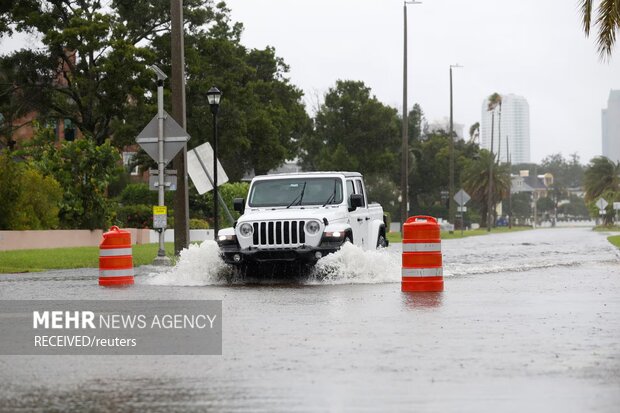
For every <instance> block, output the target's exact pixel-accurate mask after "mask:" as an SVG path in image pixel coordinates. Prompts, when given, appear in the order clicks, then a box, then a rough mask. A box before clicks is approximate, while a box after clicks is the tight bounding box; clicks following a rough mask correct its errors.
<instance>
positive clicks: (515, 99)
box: [480, 94, 530, 164]
mask: <svg viewBox="0 0 620 413" xmlns="http://www.w3.org/2000/svg"><path fill="white" fill-rule="evenodd" d="M501 96H502V112H501V117H500V112H499V107H497V108H496V109H495V110H494V111H488V110H487V109H488V106H489V100H488V99H485V100H484V102H482V116H481V118H480V119H481V120H480V146H481V147H482V148H484V149H487V150H491V122H492V116H493V113H494V114H495V116H494V117H495V119H494V122H493V153H495V154H498V153H499V159H500V161H502V162H506V161H507V159H508V155H510V160H511V162H512V163H513V164H518V163H529V162H530V106H529V105H528V103H527V100H525V98H524V97H523V96H517V95H513V94H508V95H501ZM500 119H501V120H500ZM500 133H501V137H500Z"/></svg>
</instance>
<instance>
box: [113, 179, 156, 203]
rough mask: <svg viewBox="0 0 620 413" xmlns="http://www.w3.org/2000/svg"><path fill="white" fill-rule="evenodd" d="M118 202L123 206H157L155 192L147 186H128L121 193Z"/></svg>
mask: <svg viewBox="0 0 620 413" xmlns="http://www.w3.org/2000/svg"><path fill="white" fill-rule="evenodd" d="M119 202H120V203H121V204H123V205H157V191H151V190H150V189H149V186H148V184H129V185H127V186H126V187H125V188H124V189H123V190H122V191H121V195H120V198H119Z"/></svg>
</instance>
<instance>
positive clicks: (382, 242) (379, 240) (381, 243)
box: [377, 232, 388, 249]
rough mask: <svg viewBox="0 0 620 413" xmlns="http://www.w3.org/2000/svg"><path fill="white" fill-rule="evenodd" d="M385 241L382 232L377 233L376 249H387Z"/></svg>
mask: <svg viewBox="0 0 620 413" xmlns="http://www.w3.org/2000/svg"><path fill="white" fill-rule="evenodd" d="M387 246H388V244H387V240H386V239H385V235H384V234H383V232H379V236H378V237H377V249H380V248H385V247H387Z"/></svg>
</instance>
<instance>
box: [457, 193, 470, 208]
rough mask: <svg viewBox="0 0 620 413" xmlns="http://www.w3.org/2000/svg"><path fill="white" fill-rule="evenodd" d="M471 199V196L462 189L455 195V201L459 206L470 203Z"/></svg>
mask: <svg viewBox="0 0 620 413" xmlns="http://www.w3.org/2000/svg"><path fill="white" fill-rule="evenodd" d="M470 199H471V197H470V196H469V194H468V193H467V192H465V190H464V189H461V190H460V191H458V192H457V193H456V194H455V195H454V200H455V201H456V203H457V204H459V206H463V205H465V204H466V203H468V202H469V200H470Z"/></svg>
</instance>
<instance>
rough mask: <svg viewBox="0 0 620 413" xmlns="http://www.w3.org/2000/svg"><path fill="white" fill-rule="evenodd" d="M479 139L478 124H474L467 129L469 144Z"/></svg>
mask: <svg viewBox="0 0 620 413" xmlns="http://www.w3.org/2000/svg"><path fill="white" fill-rule="evenodd" d="M479 137H480V122H476V123H474V124H473V125H471V126H470V127H469V142H468V143H472V142H476V141H477V140H478V138H479Z"/></svg>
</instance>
